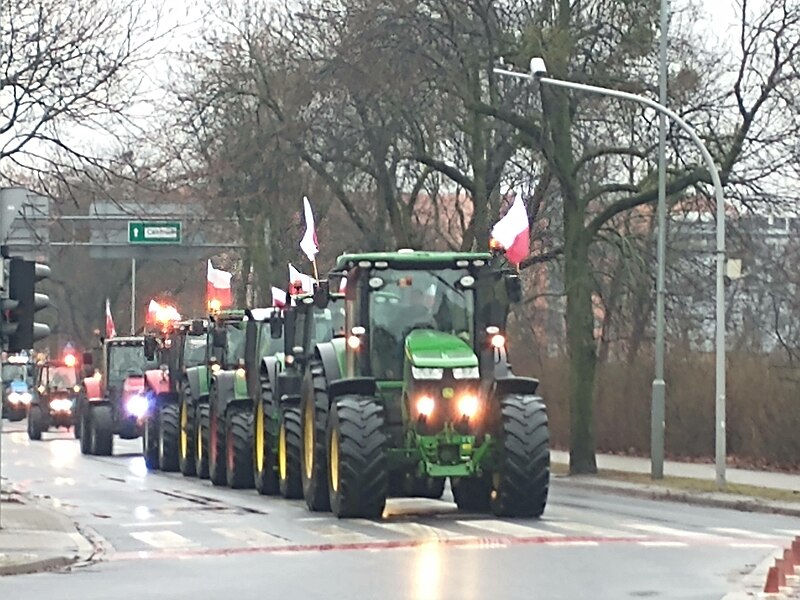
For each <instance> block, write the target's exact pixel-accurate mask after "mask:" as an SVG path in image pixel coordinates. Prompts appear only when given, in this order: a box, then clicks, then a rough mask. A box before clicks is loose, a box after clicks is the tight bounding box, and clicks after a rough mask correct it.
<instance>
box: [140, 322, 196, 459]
mask: <svg viewBox="0 0 800 600" xmlns="http://www.w3.org/2000/svg"><path fill="white" fill-rule="evenodd" d="M205 347H206V336H205V324H204V322H203V321H202V320H195V321H175V322H168V323H164V324H162V325H161V326H160V328H159V329H158V330H157V331H154V332H151V333H150V334H148V335H146V336H145V339H144V353H145V357H146V358H147V359H148V360H149V361H151V362H153V361H154V362H155V363H156V364H157V365H158V368H155V369H150V370H148V371H146V372H145V374H144V382H145V391H146V394H147V397H148V399H149V401H150V402H149V409H148V413H147V415H146V419H145V428H144V435H143V437H142V440H143V441H142V448H143V453H144V458H145V463H146V465H147V468H148V469H161V470H162V471H177V470H179V469H180V470H181V471H182V472H184V473H187V474H194V454H193V453H192V451H191V450H192V448H191V445H190V442H189V436H190V435H191V428H190V427H188V425H189V424H190V423H191V416H192V414H193V412H192V411H193V407H194V403H193V402H192V393H191V391H192V385H191V383H190V379H189V377H188V376H187V370H188V368H191V367H196V366H198V365H200V364H203V363H204V362H205ZM195 383H197V382H195Z"/></svg>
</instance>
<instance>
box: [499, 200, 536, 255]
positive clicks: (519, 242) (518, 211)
mask: <svg viewBox="0 0 800 600" xmlns="http://www.w3.org/2000/svg"><path fill="white" fill-rule="evenodd" d="M492 238H493V239H494V240H496V241H497V242H498V243H499V244H500V245H501V246H502V247H503V248H504V249H505V251H506V258H508V261H509V262H510V263H512V264H515V265H519V264H520V263H521V262H522V261H523V260H525V259H526V258H527V257H528V255H529V254H530V252H531V233H530V228H529V227H528V211H527V210H526V209H525V203H524V202H523V201H522V196H519V195H517V197H516V198H515V199H514V203H513V204H512V205H511V208H509V209H508V212H507V213H506V215H505V216H504V217H503V218H502V219H500V220H499V221H498V222H497V224H496V225H495V226H494V227H493V228H492Z"/></svg>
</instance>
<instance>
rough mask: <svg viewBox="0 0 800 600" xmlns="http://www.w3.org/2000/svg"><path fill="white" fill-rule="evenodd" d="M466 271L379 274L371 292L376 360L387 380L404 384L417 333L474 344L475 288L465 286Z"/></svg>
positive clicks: (377, 371) (377, 370)
mask: <svg viewBox="0 0 800 600" xmlns="http://www.w3.org/2000/svg"><path fill="white" fill-rule="evenodd" d="M468 275H469V273H468V271H467V270H466V269H442V270H437V271H422V270H420V271H394V270H388V271H387V270H376V271H374V272H373V273H372V277H371V279H370V282H369V287H370V291H371V293H370V323H371V324H372V325H371V338H372V339H371V343H370V348H371V356H372V363H373V370H374V372H375V374H376V376H377V377H379V378H381V379H399V378H400V377H401V376H402V368H403V343H404V341H405V338H406V336H407V335H408V334H409V333H411V332H412V331H413V330H415V329H433V330H435V331H441V332H444V333H451V334H453V335H456V336H458V337H460V338H462V339H463V340H464V341H466V342H467V343H469V344H472V341H473V339H474V321H475V305H474V302H475V301H474V293H473V290H472V289H464V288H463V287H461V286H460V285H459V281H460V280H461V279H462V278H463V277H466V276H468Z"/></svg>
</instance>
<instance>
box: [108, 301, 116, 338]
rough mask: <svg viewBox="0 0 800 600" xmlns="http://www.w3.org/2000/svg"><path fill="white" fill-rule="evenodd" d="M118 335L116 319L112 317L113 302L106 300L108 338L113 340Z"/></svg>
mask: <svg viewBox="0 0 800 600" xmlns="http://www.w3.org/2000/svg"><path fill="white" fill-rule="evenodd" d="M116 335H117V328H116V327H114V317H112V316H111V302H110V301H109V300H108V298H106V337H107V338H113V337H115V336H116Z"/></svg>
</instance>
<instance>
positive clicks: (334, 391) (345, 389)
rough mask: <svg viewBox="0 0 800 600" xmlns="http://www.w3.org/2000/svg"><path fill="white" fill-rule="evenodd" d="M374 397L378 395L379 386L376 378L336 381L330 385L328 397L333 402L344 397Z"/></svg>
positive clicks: (352, 378) (353, 378) (354, 378)
mask: <svg viewBox="0 0 800 600" xmlns="http://www.w3.org/2000/svg"><path fill="white" fill-rule="evenodd" d="M350 394H353V395H357V396H372V397H375V396H377V395H378V384H377V382H376V381H375V378H374V377H351V378H349V379H334V380H333V381H331V382H330V383H328V397H329V398H330V399H331V401H333V400H335V399H336V398H338V397H339V396H344V395H350Z"/></svg>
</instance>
